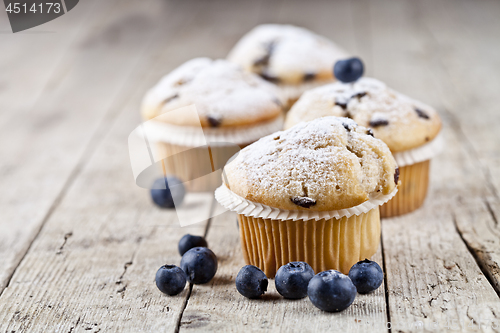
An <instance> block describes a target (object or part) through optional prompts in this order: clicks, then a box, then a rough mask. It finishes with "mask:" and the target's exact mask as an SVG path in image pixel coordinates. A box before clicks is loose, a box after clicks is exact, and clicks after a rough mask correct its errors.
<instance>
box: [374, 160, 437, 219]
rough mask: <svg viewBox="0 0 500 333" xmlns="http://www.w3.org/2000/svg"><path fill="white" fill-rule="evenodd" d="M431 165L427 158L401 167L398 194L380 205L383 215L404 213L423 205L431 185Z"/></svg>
mask: <svg viewBox="0 0 500 333" xmlns="http://www.w3.org/2000/svg"><path fill="white" fill-rule="evenodd" d="M429 166H430V161H429V160H427V161H423V162H419V163H415V164H412V165H407V166H404V167H401V168H399V174H400V176H399V179H400V181H401V183H400V184H399V191H398V194H396V196H395V197H394V198H392V199H391V200H390V201H389V202H387V203H386V204H385V205H383V206H381V207H380V216H381V217H392V216H399V215H403V214H406V213H410V212H412V211H414V210H416V209H418V208H419V207H420V206H422V204H423V203H424V201H425V197H426V196H427V188H428V185H429V169H430V168H429Z"/></svg>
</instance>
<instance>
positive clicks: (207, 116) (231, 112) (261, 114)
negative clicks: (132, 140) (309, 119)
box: [142, 58, 283, 191]
mask: <svg viewBox="0 0 500 333" xmlns="http://www.w3.org/2000/svg"><path fill="white" fill-rule="evenodd" d="M142 116H143V119H144V120H146V121H147V122H146V123H145V124H147V126H145V127H147V129H148V133H147V135H148V139H149V141H153V142H154V143H155V148H156V149H157V150H158V151H159V153H158V154H159V156H162V157H164V158H165V159H164V164H165V165H164V168H165V172H166V173H168V174H173V175H176V176H177V177H179V178H180V179H182V180H183V181H185V182H188V183H187V185H188V188H190V189H191V190H202V191H204V190H210V189H212V190H213V189H215V188H216V186H218V185H220V173H219V175H215V174H214V175H212V176H211V175H209V174H210V173H212V172H213V171H215V170H217V169H218V168H219V167H221V166H223V165H224V164H225V162H226V161H227V159H228V158H229V157H230V156H232V155H233V154H234V153H235V149H237V150H239V148H238V147H244V146H246V145H248V144H250V143H252V142H254V141H256V140H258V139H259V138H261V137H262V136H265V135H268V134H270V133H273V132H275V131H276V130H279V129H281V128H282V126H283V106H282V102H281V100H280V99H279V92H278V91H277V89H276V87H275V86H274V85H272V84H270V83H269V82H266V81H265V80H263V79H262V78H260V77H259V76H257V75H255V74H252V73H247V72H244V71H242V70H241V68H240V67H239V66H237V65H235V64H233V63H230V62H228V61H227V60H211V59H208V58H196V59H193V60H190V61H188V62H186V63H184V64H183V65H181V66H179V67H178V68H177V69H175V70H173V71H172V72H171V73H170V74H168V75H166V76H165V77H163V78H162V79H161V80H160V82H158V84H156V86H154V87H153V88H151V89H150V90H149V91H148V92H147V94H146V96H145V97H144V100H143V103H142ZM195 179H198V181H194V180H195ZM191 181H193V183H191Z"/></svg>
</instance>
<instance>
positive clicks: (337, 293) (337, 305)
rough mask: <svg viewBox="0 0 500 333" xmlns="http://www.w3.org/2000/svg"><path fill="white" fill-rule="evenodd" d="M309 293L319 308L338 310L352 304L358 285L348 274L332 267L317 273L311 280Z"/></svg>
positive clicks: (308, 288) (331, 310) (330, 310)
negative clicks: (356, 285) (355, 284)
mask: <svg viewBox="0 0 500 333" xmlns="http://www.w3.org/2000/svg"><path fill="white" fill-rule="evenodd" d="M307 295H308V296H309V299H310V300H311V302H312V303H313V304H314V305H315V306H316V307H317V308H319V309H321V310H323V311H328V312H337V311H342V310H344V309H346V308H348V307H349V305H351V304H352V302H353V301H354V299H355V298H356V287H355V286H354V284H353V283H352V281H351V279H350V278H349V277H348V276H347V275H344V274H342V273H340V272H338V271H335V270H333V269H332V270H329V271H324V272H321V273H318V274H316V275H315V276H314V277H313V278H312V279H311V281H309V286H308V287H307Z"/></svg>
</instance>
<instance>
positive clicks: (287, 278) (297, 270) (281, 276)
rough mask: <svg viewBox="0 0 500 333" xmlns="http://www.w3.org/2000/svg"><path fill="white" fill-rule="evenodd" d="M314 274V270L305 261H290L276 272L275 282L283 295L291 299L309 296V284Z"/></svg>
mask: <svg viewBox="0 0 500 333" xmlns="http://www.w3.org/2000/svg"><path fill="white" fill-rule="evenodd" d="M313 276H314V270H313V269H312V267H311V266H309V264H307V263H305V262H303V261H294V262H289V263H288V264H286V265H283V266H281V267H280V268H279V269H278V272H277V273H276V277H275V278H274V279H275V280H274V283H275V285H276V290H277V291H278V292H279V293H280V295H281V296H283V297H285V298H289V299H298V298H304V297H306V296H307V286H308V284H309V281H310V280H311V279H312V278H313Z"/></svg>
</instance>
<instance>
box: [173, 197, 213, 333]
mask: <svg viewBox="0 0 500 333" xmlns="http://www.w3.org/2000/svg"><path fill="white" fill-rule="evenodd" d="M216 205H217V201H216V200H215V197H213V198H212V205H211V207H210V217H209V218H208V220H207V224H206V226H205V232H204V233H203V238H207V235H208V230H209V229H210V226H211V225H212V215H213V213H214V212H215V206H216ZM192 291H193V284H192V283H191V282H189V291H188V293H187V295H186V298H185V299H184V302H183V303H182V307H181V311H180V313H179V318H178V320H177V322H176V325H175V330H174V333H178V332H179V330H180V329H181V321H182V316H183V315H184V310H186V308H187V306H188V303H189V298H191V292H192Z"/></svg>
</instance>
